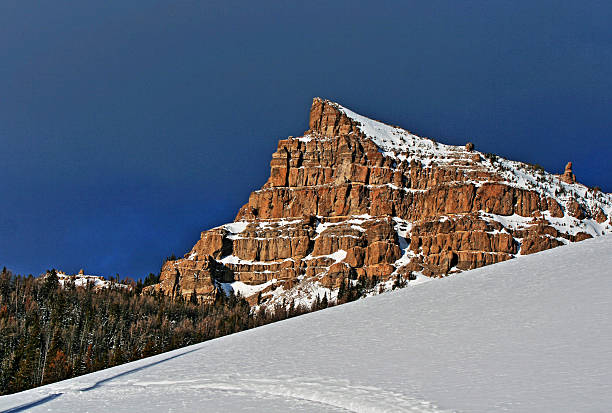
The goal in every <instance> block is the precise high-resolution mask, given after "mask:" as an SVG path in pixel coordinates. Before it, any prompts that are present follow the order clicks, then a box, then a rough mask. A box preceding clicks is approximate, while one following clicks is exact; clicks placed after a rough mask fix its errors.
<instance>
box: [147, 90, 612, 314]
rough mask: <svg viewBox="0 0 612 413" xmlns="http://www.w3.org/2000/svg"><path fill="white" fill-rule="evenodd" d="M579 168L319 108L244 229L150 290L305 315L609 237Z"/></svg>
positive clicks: (610, 205)
mask: <svg viewBox="0 0 612 413" xmlns="http://www.w3.org/2000/svg"><path fill="white" fill-rule="evenodd" d="M571 166H572V165H571V164H568V165H567V167H566V169H565V172H564V174H563V175H562V176H559V175H553V174H550V173H546V172H545V171H544V170H543V169H541V168H540V167H538V166H536V165H529V164H525V163H522V162H516V161H510V160H507V159H503V158H501V157H498V156H496V155H493V154H483V153H481V152H478V151H476V150H475V148H474V146H473V144H470V143H468V144H466V145H462V146H453V145H445V144H441V143H438V142H436V141H434V140H431V139H428V138H422V137H419V136H417V135H414V134H412V133H411V132H409V131H407V130H405V129H402V128H399V127H395V126H391V125H388V124H385V123H383V122H379V121H375V120H372V119H369V118H367V117H365V116H362V115H359V114H357V113H355V112H353V111H352V110H350V109H347V108H345V107H343V106H342V105H340V104H338V103H335V102H332V101H329V100H326V99H321V98H315V99H313V102H312V106H311V109H310V119H309V130H308V131H306V132H305V134H304V135H303V136H301V137H297V138H294V137H291V136H290V137H288V138H287V139H281V140H280V141H279V142H278V146H277V150H276V152H275V153H274V154H273V155H272V160H271V162H270V177H269V179H268V181H267V182H266V184H265V185H264V186H263V187H262V188H260V189H259V190H256V191H254V192H253V193H252V194H251V195H250V197H249V199H248V202H247V203H246V204H245V205H244V206H243V207H242V208H241V209H240V211H239V212H238V214H237V216H236V219H235V221H234V222H233V223H228V224H225V225H221V226H219V227H217V228H213V229H210V230H208V231H204V232H202V235H201V238H200V240H199V241H198V242H197V243H196V245H195V246H194V247H193V248H192V250H191V251H190V252H188V253H187V254H185V256H184V258H182V259H178V260H172V261H167V262H166V263H165V264H164V266H163V268H162V272H161V277H160V281H161V283H160V284H158V285H156V286H154V287H150V289H154V290H159V291H162V292H164V293H165V294H170V295H182V296H183V297H192V296H197V297H198V299H201V300H211V299H214V297H215V296H216V294H217V293H218V292H219V291H221V290H223V291H234V292H239V293H240V294H241V295H242V296H243V297H246V298H247V299H248V300H249V302H250V303H251V304H252V305H271V306H274V305H277V304H278V305H281V303H283V302H285V303H290V302H292V301H295V303H296V305H298V304H302V305H304V306H310V305H312V304H313V303H314V302H315V301H316V300H317V297H318V298H321V297H323V296H325V297H328V299H331V300H335V301H338V300H341V299H342V297H341V294H340V286H345V287H346V286H347V285H351V286H354V285H356V284H355V283H358V284H360V285H362V287H363V289H364V291H365V290H367V291H369V292H368V294H369V293H372V294H375V293H377V292H379V291H384V290H385V289H389V288H393V286H396V285H402V283H405V282H406V281H414V280H422V279H424V278H426V277H441V276H445V275H448V274H452V273H455V272H460V271H464V270H469V269H473V268H477V267H481V266H484V265H488V264H494V263H497V262H501V261H505V260H509V259H512V258H515V257H519V256H522V255H527V254H531V253H535V252H539V251H542V250H545V249H550V248H554V247H558V246H561V245H565V244H567V243H570V242H575V241H581V240H584V239H587V238H591V237H595V236H598V235H602V234H605V233H612V196H611V195H609V194H604V193H601V192H598V191H594V190H590V189H589V188H587V187H585V186H584V185H581V184H579V183H576V182H575V177H574V175H573V172H572V168H571ZM346 288H348V287H346ZM368 289H369V290H368Z"/></svg>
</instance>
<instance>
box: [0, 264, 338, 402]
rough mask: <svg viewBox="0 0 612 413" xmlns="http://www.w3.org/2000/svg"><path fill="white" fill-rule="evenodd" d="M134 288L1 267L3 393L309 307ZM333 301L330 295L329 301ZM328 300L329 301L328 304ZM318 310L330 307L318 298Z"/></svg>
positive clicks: (0, 372) (0, 377)
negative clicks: (262, 305) (269, 307)
mask: <svg viewBox="0 0 612 413" xmlns="http://www.w3.org/2000/svg"><path fill="white" fill-rule="evenodd" d="M156 281H158V277H156V276H154V275H150V276H149V277H147V278H146V279H145V282H139V283H138V284H136V283H134V285H133V288H130V289H127V288H115V289H113V288H108V289H99V290H94V288H93V286H92V285H88V286H87V287H75V286H74V284H73V283H71V282H70V281H65V283H64V286H63V287H62V286H61V285H60V283H59V281H58V278H57V274H56V272H55V271H50V272H49V273H48V274H47V275H46V276H45V277H33V276H31V275H30V276H21V275H14V274H12V273H11V272H10V271H7V270H6V268H5V269H3V270H2V272H1V273H0V394H1V395H4V394H10V393H15V392H19V391H23V390H27V389H29V388H32V387H36V386H40V385H44V384H49V383H53V382H56V381H59V380H64V379H67V378H71V377H76V376H80V375H82V374H86V373H91V372H94V371H97V370H101V369H104V368H107V367H112V366H116V365H119V364H122V363H126V362H130V361H134V360H138V359H141V358H144V357H148V356H152V355H155V354H159V353H162V352H165V351H170V350H174V349H177V348H180V347H184V346H188V345H191V344H195V343H199V342H202V341H206V340H210V339H213V338H216V337H221V336H224V335H227V334H231V333H235V332H238V331H242V330H246V329H249V328H253V327H256V326H260V325H263V324H267V323H270V322H273V321H278V320H281V319H284V318H288V317H293V316H295V315H298V314H302V313H304V312H307V311H310V310H311V309H308V310H307V309H305V308H301V307H296V306H295V305H291V304H290V305H287V306H279V307H278V308H276V309H275V311H265V310H263V309H262V310H261V311H258V312H252V311H251V308H250V306H249V304H248V303H247V302H246V300H244V299H243V298H240V297H237V296H235V295H233V294H232V295H230V296H226V295H225V294H224V293H219V294H218V295H217V296H216V299H215V300H214V302H212V303H210V304H203V303H199V302H198V301H197V300H196V299H193V298H191V299H187V300H185V299H182V298H180V297H175V298H169V297H166V296H163V295H161V294H144V293H142V292H141V291H142V288H143V287H144V286H146V285H147V284H152V283H154V282H156ZM325 301H327V300H325ZM325 306H327V303H326V305H325ZM315 307H317V308H313V309H312V310H316V309H319V308H323V307H322V306H321V304H320V303H319V304H317V305H316V306H315Z"/></svg>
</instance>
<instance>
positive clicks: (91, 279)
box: [45, 270, 132, 290]
mask: <svg viewBox="0 0 612 413" xmlns="http://www.w3.org/2000/svg"><path fill="white" fill-rule="evenodd" d="M56 274H57V280H58V281H59V283H60V285H61V286H62V287H65V286H66V285H67V284H68V283H72V284H73V285H74V286H75V287H88V286H90V285H91V286H92V288H94V289H96V290H98V289H102V288H128V289H131V288H132V287H131V286H129V285H126V284H121V283H118V282H115V281H111V280H107V279H105V278H104V277H103V276H101V275H87V274H85V273H84V272H83V270H81V271H80V272H79V273H78V274H73V275H70V274H66V273H65V272H63V271H56ZM48 275H49V274H48V273H47V274H45V276H48Z"/></svg>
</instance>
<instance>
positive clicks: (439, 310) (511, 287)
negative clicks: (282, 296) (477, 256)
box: [0, 236, 612, 413]
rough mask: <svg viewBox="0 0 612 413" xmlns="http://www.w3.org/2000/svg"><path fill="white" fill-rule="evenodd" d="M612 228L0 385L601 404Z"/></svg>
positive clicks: (391, 404) (184, 396)
mask: <svg viewBox="0 0 612 413" xmlns="http://www.w3.org/2000/svg"><path fill="white" fill-rule="evenodd" d="M610 251H612V237H610V236H605V237H598V238H594V239H589V240H586V241H583V242H580V243H575V244H572V245H569V246H567V247H563V248H556V249H552V250H548V251H544V252H542V253H539V254H535V255H531V256H528V257H523V258H521V259H517V260H510V261H506V262H503V263H500V264H496V265H493V266H487V267H483V268H479V269H476V270H473V271H470V272H466V273H464V274H463V275H462V276H460V277H448V278H444V279H441V280H438V281H436V282H430V283H426V284H423V285H419V286H418V287H416V288H409V289H403V290H399V291H396V292H393V293H389V294H383V295H379V296H376V297H372V298H369V299H367V300H359V301H356V302H353V303H349V304H345V305H342V306H339V307H333V308H329V309H326V310H323V311H319V312H316V313H311V314H307V315H304V316H300V317H295V318H292V319H289V320H285V321H282V322H278V323H273V324H269V325H266V326H263V327H259V328H256V329H252V330H248V331H244V332H241V333H237V334H233V335H229V336H225V337H222V338H219V339H215V340H211V341H207V342H204V343H200V344H196V345H193V346H190V347H186V348H183V349H179V350H175V351H172V352H169V353H164V354H160V355H157V356H154V357H150V358H146V359H143V360H139V361H135V362H132V363H127V364H124V365H121V366H117V367H113V368H110V369H106V370H102V371H98V372H95V373H92V374H88V375H84V376H81V377H77V378H73V379H70V380H66V381H62V382H58V383H54V384H51V385H47V386H43V387H39V388H36V389H31V390H28V391H26V392H22V393H18V394H13V395H8V396H3V397H0V411H3V412H25V411H27V412H33V413H37V412H48V411H53V412H73V411H74V412H76V411H79V412H80V411H88V412H90V413H96V412H119V413H120V412H134V411H147V412H170V411H172V412H175V413H181V412H193V411H210V412H220V411H224V412H232V413H233V412H236V413H238V412H247V411H251V412H252V411H262V412H271V413H274V412H283V413H284V412H324V413H327V412H366V413H380V412H430V413H440V412H458V413H461V412H470V413H490V412H516V413H533V412H538V413H574V412H608V411H610V406H612V352H611V351H610V348H611V347H612V329H610V328H609V324H610V319H612V254H610Z"/></svg>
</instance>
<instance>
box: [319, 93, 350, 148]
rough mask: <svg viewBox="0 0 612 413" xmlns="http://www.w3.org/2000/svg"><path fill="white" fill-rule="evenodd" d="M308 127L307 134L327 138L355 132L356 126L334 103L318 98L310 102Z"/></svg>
mask: <svg viewBox="0 0 612 413" xmlns="http://www.w3.org/2000/svg"><path fill="white" fill-rule="evenodd" d="M309 127H310V130H309V131H308V132H309V133H311V134H315V135H322V136H325V137H329V138H333V137H334V136H339V135H348V134H349V133H350V132H354V131H357V125H355V123H354V122H353V120H351V119H350V118H349V117H348V116H346V114H344V113H343V112H342V111H341V110H340V108H339V107H338V105H337V104H336V103H334V102H331V101H329V100H324V99H321V98H318V97H317V98H314V99H313V100H312V106H311V107H310V122H309Z"/></svg>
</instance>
